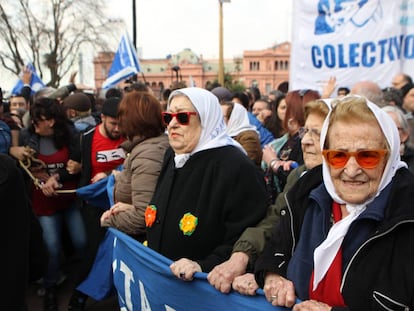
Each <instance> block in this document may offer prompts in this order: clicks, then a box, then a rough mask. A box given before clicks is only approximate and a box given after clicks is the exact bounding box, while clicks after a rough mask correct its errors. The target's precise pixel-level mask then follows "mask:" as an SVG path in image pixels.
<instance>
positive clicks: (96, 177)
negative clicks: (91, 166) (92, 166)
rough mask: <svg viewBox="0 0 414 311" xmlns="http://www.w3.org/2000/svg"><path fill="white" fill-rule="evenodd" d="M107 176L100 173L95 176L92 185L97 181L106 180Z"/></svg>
mask: <svg viewBox="0 0 414 311" xmlns="http://www.w3.org/2000/svg"><path fill="white" fill-rule="evenodd" d="M106 176H107V175H106V174H105V173H104V172H101V173H98V174H96V175H95V176H93V177H92V179H91V183H92V184H94V183H96V182H97V181H99V180H101V179H104V178H105V177H106Z"/></svg>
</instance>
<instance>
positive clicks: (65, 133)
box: [20, 98, 86, 310]
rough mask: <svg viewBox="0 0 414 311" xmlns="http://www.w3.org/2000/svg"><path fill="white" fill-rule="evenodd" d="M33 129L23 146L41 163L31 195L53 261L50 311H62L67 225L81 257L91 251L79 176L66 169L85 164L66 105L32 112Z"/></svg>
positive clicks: (39, 103)
mask: <svg viewBox="0 0 414 311" xmlns="http://www.w3.org/2000/svg"><path fill="white" fill-rule="evenodd" d="M30 114H31V119H32V124H31V125H30V127H29V128H27V129H23V130H22V131H21V136H20V145H21V146H28V147H30V148H31V149H33V150H34V152H35V155H34V156H35V157H36V158H37V160H38V161H39V163H41V165H40V166H37V167H32V168H30V169H31V173H32V175H33V176H34V177H35V178H36V183H35V186H33V187H32V189H30V194H31V201H32V208H33V210H34V212H35V214H36V215H37V217H38V219H39V222H40V225H41V227H42V229H43V239H44V241H45V244H46V247H47V251H48V255H49V258H48V259H49V260H48V265H47V271H46V273H45V275H44V276H43V286H44V287H45V289H46V293H45V296H44V309H45V310H57V301H56V284H57V281H58V279H59V269H60V257H61V247H62V230H63V226H64V225H65V226H66V228H67V230H68V233H69V236H70V238H71V241H72V244H73V246H74V248H75V250H76V251H77V252H78V254H79V255H80V256H83V255H84V252H85V249H86V234H85V229H84V224H83V221H82V217H81V215H80V211H79V208H78V205H77V204H76V195H75V192H74V191H73V192H71V191H68V192H70V193H68V194H67V193H64V192H63V191H62V190H74V189H76V187H77V185H78V177H79V176H78V175H77V174H73V175H71V174H69V173H68V171H67V170H66V164H67V162H68V160H69V159H72V160H75V161H77V162H80V150H79V145H80V144H79V135H78V133H77V132H76V130H75V128H74V127H73V126H71V123H70V122H69V120H68V119H67V116H66V113H65V111H64V110H63V107H62V105H60V104H59V102H58V101H57V100H56V99H50V98H39V99H38V100H36V101H35V102H34V104H33V106H32V107H31V110H30Z"/></svg>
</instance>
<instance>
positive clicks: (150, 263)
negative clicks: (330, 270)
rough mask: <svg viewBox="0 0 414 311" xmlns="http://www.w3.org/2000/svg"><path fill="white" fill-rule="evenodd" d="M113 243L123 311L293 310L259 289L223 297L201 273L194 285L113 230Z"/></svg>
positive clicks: (115, 278) (158, 257) (116, 282)
mask: <svg viewBox="0 0 414 311" xmlns="http://www.w3.org/2000/svg"><path fill="white" fill-rule="evenodd" d="M109 232H110V234H111V235H113V236H114V237H115V239H114V240H113V241H114V242H113V262H112V269H113V282H114V285H115V288H116V290H117V292H118V301H119V306H120V308H121V310H122V311H127V310H129V311H132V310H142V311H144V310H152V311H158V310H160V311H161V310H163V311H165V310H169V311H171V310H251V311H254V310H262V311H265V310H273V311H275V310H276V311H277V310H279V311H281V310H290V309H287V308H281V307H274V306H272V305H271V304H270V303H269V302H268V301H267V300H266V299H265V297H264V295H263V291H261V290H259V291H258V294H257V295H256V296H243V295H241V294H238V293H236V292H231V293H230V294H222V293H221V292H219V291H217V290H216V289H215V288H214V287H213V286H211V285H210V284H209V283H208V281H207V274H206V273H197V274H196V275H195V278H194V280H193V281H191V282H185V281H182V280H179V279H178V278H176V277H175V276H174V275H173V274H172V273H171V271H170V268H169V265H170V264H171V263H172V261H171V260H170V259H168V258H165V257H164V256H161V255H160V254H158V253H156V252H154V251H153V250H152V249H150V248H148V247H145V246H143V245H142V244H140V243H139V242H137V241H135V240H134V239H132V238H131V237H129V236H128V235H126V234H124V233H122V232H120V231H118V230H115V229H112V228H111V229H109Z"/></svg>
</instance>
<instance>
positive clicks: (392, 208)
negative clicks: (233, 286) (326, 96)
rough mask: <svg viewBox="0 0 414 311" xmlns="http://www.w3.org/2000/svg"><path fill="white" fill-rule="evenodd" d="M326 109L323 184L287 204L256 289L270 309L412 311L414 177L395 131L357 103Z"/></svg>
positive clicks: (382, 116) (377, 112)
mask: <svg viewBox="0 0 414 311" xmlns="http://www.w3.org/2000/svg"><path fill="white" fill-rule="evenodd" d="M333 106H334V107H333V109H332V111H331V112H330V115H329V116H328V118H327V119H326V120H325V123H324V126H323V129H322V133H321V147H322V148H323V155H324V161H323V167H322V170H323V180H324V183H322V184H321V185H320V186H318V187H316V188H315V189H314V190H312V191H311V192H310V195H309V196H307V197H306V198H298V199H297V200H295V201H293V202H290V203H291V204H288V208H287V210H286V212H285V213H282V216H281V222H280V224H279V225H278V226H277V228H275V230H277V233H276V234H274V237H275V238H273V239H272V240H271V241H270V242H269V243H268V244H267V246H266V249H265V251H264V254H263V255H262V257H261V258H259V260H258V262H257V264H256V268H255V277H256V280H257V282H258V284H259V285H261V286H262V287H263V288H264V292H265V295H266V297H267V299H268V300H269V301H270V302H271V303H272V304H273V305H275V306H287V307H292V306H293V305H294V304H295V303H297V304H296V305H294V307H293V310H347V309H349V310H399V309H402V310H409V309H411V308H413V306H414V295H413V293H414V279H413V275H414V266H413V264H412V263H413V261H414V248H413V247H412V245H414V209H413V207H412V203H411V202H412V194H411V193H412V189H414V176H413V175H412V174H411V173H410V172H409V171H408V170H407V168H406V164H405V163H404V162H401V160H400V155H399V145H400V142H399V135H398V131H397V128H396V127H395V125H394V124H393V122H394V121H393V120H392V119H391V118H390V117H389V116H388V115H387V113H385V112H384V111H382V110H381V109H380V108H379V107H378V106H376V105H375V104H373V103H371V102H369V101H367V100H366V99H365V98H363V97H357V96H348V97H345V98H343V99H341V100H339V101H336V102H334V103H333ZM304 177H306V175H305V176H304ZM277 238H280V239H277ZM275 254H277V255H275ZM297 299H298V300H297Z"/></svg>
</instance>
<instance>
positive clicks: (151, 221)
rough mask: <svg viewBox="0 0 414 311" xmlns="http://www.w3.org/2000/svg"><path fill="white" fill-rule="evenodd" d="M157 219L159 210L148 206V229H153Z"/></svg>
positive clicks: (146, 222)
mask: <svg viewBox="0 0 414 311" xmlns="http://www.w3.org/2000/svg"><path fill="white" fill-rule="evenodd" d="M155 218H157V208H156V207H155V205H148V206H147V209H146V210H145V224H146V226H147V227H148V228H151V227H152V225H153V224H154V222H155Z"/></svg>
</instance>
